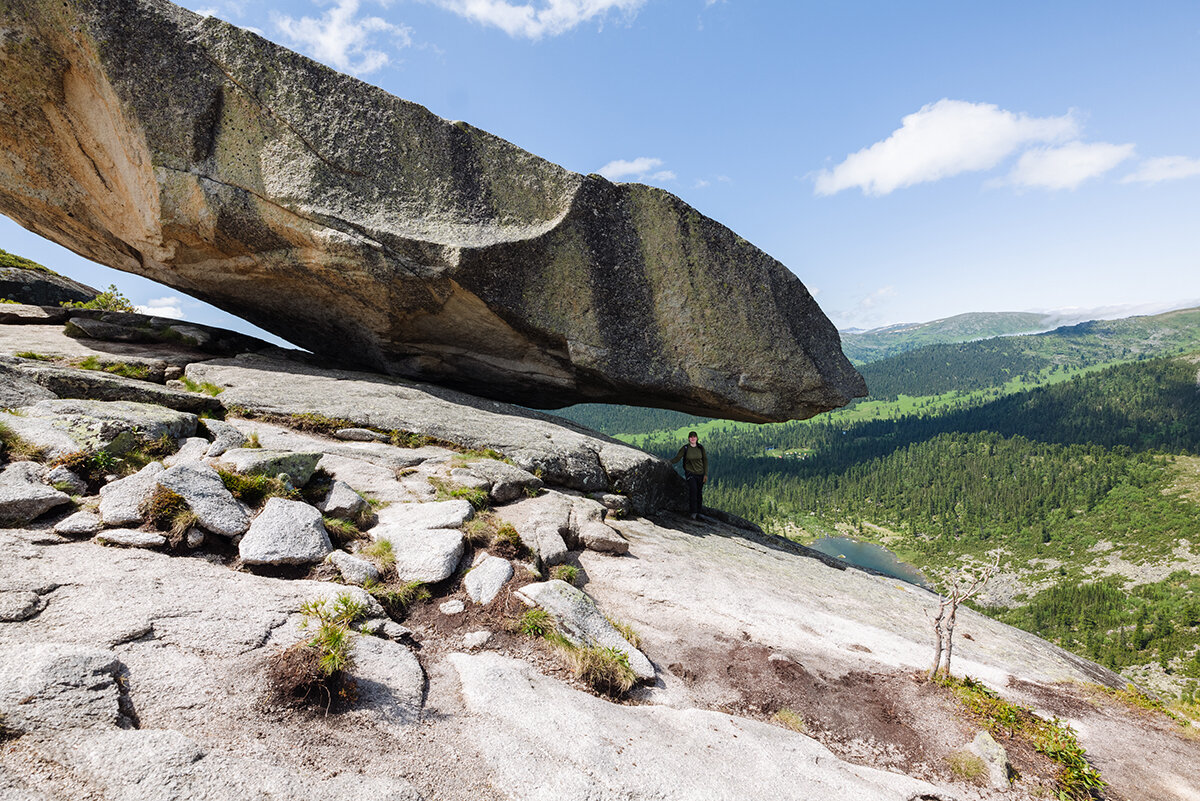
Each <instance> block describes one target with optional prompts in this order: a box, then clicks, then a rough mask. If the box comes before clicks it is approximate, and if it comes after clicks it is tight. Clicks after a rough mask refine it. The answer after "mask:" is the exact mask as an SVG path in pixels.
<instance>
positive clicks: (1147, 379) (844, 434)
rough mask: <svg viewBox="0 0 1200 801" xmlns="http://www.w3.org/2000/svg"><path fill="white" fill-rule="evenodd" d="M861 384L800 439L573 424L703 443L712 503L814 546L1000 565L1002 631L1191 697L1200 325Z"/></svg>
mask: <svg viewBox="0 0 1200 801" xmlns="http://www.w3.org/2000/svg"><path fill="white" fill-rule="evenodd" d="M860 370H861V372H862V373H863V375H864V376H865V377H866V378H867V382H868V386H869V387H870V388H871V390H872V397H870V398H868V399H865V400H862V401H860V402H858V403H856V404H853V405H852V406H850V407H848V408H847V409H843V410H839V411H836V412H833V413H829V414H825V415H820V416H818V417H817V418H814V419H812V420H806V421H797V422H790V423H782V424H777V425H764V426H756V425H753V424H748V423H735V422H730V421H722V420H705V419H703V418H696V417H691V416H687V415H681V414H679V413H676V412H658V411H652V410H623V409H621V407H576V408H575V409H571V410H567V415H569V416H571V417H572V418H574V419H576V420H578V421H579V422H582V423H585V424H588V425H595V426H597V427H599V428H601V429H602V430H605V431H606V432H607V433H610V434H613V435H618V436H619V437H620V438H621V439H623V440H625V441H629V442H633V443H635V444H638V445H640V446H641V447H643V448H645V449H647V450H650V451H651V452H654V453H658V454H660V455H664V456H670V455H673V454H674V452H675V450H676V449H677V448H678V446H679V443H680V442H681V441H682V439H683V436H684V434H686V432H687V430H688V429H689V428H695V429H696V430H697V431H699V432H700V434H701V438H702V439H703V441H704V442H705V445H706V447H707V448H708V450H709V454H710V459H711V462H712V465H713V468H712V469H713V475H712V480H711V481H710V483H709V489H708V491H707V494H706V502H707V503H708V504H710V505H712V506H715V507H718V508H721V509H725V510H727V511H730V512H733V513H735V514H738V515H742V516H744V517H746V518H749V519H751V520H754V521H755V522H758V523H759V524H761V525H762V526H763V527H764V528H765V529H767V530H769V531H772V532H774V533H777V534H781V535H784V536H788V537H790V538H793V539H796V540H798V541H801V542H806V543H807V542H812V541H814V540H816V539H818V538H820V537H822V536H828V535H840V536H852V537H855V538H858V539H861V540H864V541H869V542H874V543H876V544H880V545H884V546H886V547H888V548H890V549H891V550H892V551H894V552H895V553H896V554H897V555H898V556H899V557H900V558H902V559H903V560H905V561H907V562H910V563H912V564H913V565H915V566H916V567H918V568H919V569H921V570H922V571H923V572H924V573H925V574H926V575H927V576H930V577H931V578H932V579H933V580H934V581H935V582H937V581H938V579H939V577H942V578H944V577H945V576H946V575H947V574H948V572H949V571H950V570H952V569H954V568H955V567H957V566H961V565H963V564H967V563H972V562H979V561H981V560H982V559H984V558H985V557H986V556H987V555H988V554H990V553H991V552H993V551H994V550H996V549H999V550H1000V551H1001V553H1002V573H1001V575H1000V576H998V577H997V579H996V580H995V581H994V582H993V584H992V586H991V587H990V588H989V591H988V592H987V593H986V594H985V595H984V596H983V597H982V599H981V600H982V601H983V603H985V604H986V605H987V606H988V607H989V608H988V609H987V610H986V611H988V612H989V613H990V614H992V615H993V616H996V617H998V618H1000V619H1002V620H1004V621H1006V622H1009V623H1012V624H1014V625H1017V626H1020V627H1022V628H1026V629H1027V630H1030V631H1033V632H1036V633H1038V634H1040V635H1042V636H1045V637H1047V638H1049V639H1051V640H1053V641H1056V642H1058V643H1060V644H1061V645H1063V646H1064V647H1066V648H1068V649H1071V650H1074V651H1076V652H1077V653H1080V654H1082V655H1085V656H1087V657H1089V658H1092V659H1095V660H1097V661H1100V662H1102V663H1104V664H1107V665H1109V666H1111V667H1113V668H1114V669H1118V670H1121V671H1123V672H1124V673H1125V674H1126V675H1127V676H1128V677H1130V678H1131V679H1134V680H1137V681H1139V682H1140V683H1143V684H1145V685H1147V686H1150V687H1154V688H1158V689H1160V690H1164V691H1167V692H1169V693H1170V694H1172V695H1179V694H1187V695H1190V694H1191V693H1193V692H1194V691H1195V683H1196V681H1197V680H1200V579H1197V577H1196V576H1197V573H1200V394H1198V387H1197V380H1198V370H1200V310H1196V309H1190V310H1184V311H1178V312H1171V313H1168V314H1164V315H1157V316H1154V317H1140V318H1128V319H1125V320H1115V321H1106V322H1094V323H1084V324H1081V325H1077V326H1070V327H1067V328H1062V329H1058V330H1056V331H1054V332H1050V333H1046V334H1038V335H1031V336H1017V337H1008V338H1001V339H992V340H984V341H978V342H970V343H958V344H938V345H933V346H927V347H924V348H919V349H916V350H913V351H911V352H908V353H904V354H900V355H897V356H892V357H889V358H886V359H882V360H880V361H877V362H873V363H870V364H867V365H865V366H863V367H860ZM593 409H594V410H595V411H594V410H593ZM599 410H604V411H603V412H600V411H599ZM626 411H628V414H627V415H626V414H625V412H626Z"/></svg>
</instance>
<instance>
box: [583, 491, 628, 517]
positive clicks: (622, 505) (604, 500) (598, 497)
mask: <svg viewBox="0 0 1200 801" xmlns="http://www.w3.org/2000/svg"><path fill="white" fill-rule="evenodd" d="M591 498H592V500H594V501H599V502H600V503H601V504H602V505H603V506H604V508H605V509H607V510H608V511H610V512H613V513H615V514H618V515H621V516H622V517H624V516H625V515H627V514H629V512H630V508H629V499H628V498H626V497H625V496H624V495H614V494H613V493H611V492H593V493H592V495H591Z"/></svg>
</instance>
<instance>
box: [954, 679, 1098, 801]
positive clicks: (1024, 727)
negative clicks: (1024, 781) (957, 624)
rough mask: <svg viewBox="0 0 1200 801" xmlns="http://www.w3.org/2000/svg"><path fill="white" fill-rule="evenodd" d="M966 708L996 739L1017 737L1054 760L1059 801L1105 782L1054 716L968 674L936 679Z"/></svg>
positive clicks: (1081, 799) (1076, 798)
mask: <svg viewBox="0 0 1200 801" xmlns="http://www.w3.org/2000/svg"><path fill="white" fill-rule="evenodd" d="M939 683H941V684H942V686H944V687H946V688H947V689H948V690H950V692H951V693H952V694H953V695H954V697H956V698H957V699H958V700H959V701H960V702H961V703H962V705H963V706H964V707H965V708H966V709H967V711H968V712H970V714H971V715H972V716H973V717H974V718H975V719H976V720H977V721H978V722H979V723H980V725H982V726H983V727H984V728H986V729H987V730H988V732H990V733H991V735H992V736H993V737H995V738H997V739H1020V740H1023V741H1025V742H1027V743H1028V744H1029V745H1031V746H1032V747H1033V749H1034V750H1035V751H1037V752H1038V753H1040V754H1045V755H1046V756H1048V757H1049V758H1050V759H1052V760H1054V761H1055V762H1057V763H1058V765H1059V769H1058V776H1057V783H1058V797H1059V798H1060V799H1063V801H1087V800H1088V799H1091V798H1093V797H1094V796H1095V795H1098V794H1099V793H1100V792H1101V791H1102V790H1103V789H1104V788H1105V787H1106V786H1107V783H1106V782H1105V781H1104V780H1103V779H1102V778H1101V777H1100V771H1098V770H1096V768H1094V767H1092V765H1091V764H1090V763H1089V762H1088V761H1087V752H1086V751H1084V750H1083V748H1082V747H1081V746H1080V745H1079V741H1078V739H1076V736H1075V731H1074V729H1072V728H1071V727H1070V726H1068V725H1066V724H1065V723H1063V722H1062V721H1060V720H1058V719H1057V718H1055V719H1053V720H1045V719H1043V718H1040V717H1038V716H1037V715H1035V714H1034V713H1033V710H1031V709H1029V708H1028V707H1024V706H1020V705H1018V704H1013V703H1010V702H1008V701H1005V700H1004V699H1002V698H1001V697H1000V696H999V695H998V694H997V693H995V692H993V691H992V690H990V689H988V688H987V687H985V686H984V685H983V684H981V683H980V682H978V681H976V680H974V679H972V678H970V677H969V676H968V677H966V678H963V679H955V678H946V679H940V680H939Z"/></svg>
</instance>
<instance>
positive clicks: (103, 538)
mask: <svg viewBox="0 0 1200 801" xmlns="http://www.w3.org/2000/svg"><path fill="white" fill-rule="evenodd" d="M96 541H97V542H100V543H102V544H104V545H120V546H121V547H123V548H161V547H163V546H164V545H166V544H167V538H166V537H164V536H163V535H162V534H159V533H158V532H157V531H141V530H140V529H136V528H110V529H105V530H104V532H103V533H101V534H99V535H97V536H96Z"/></svg>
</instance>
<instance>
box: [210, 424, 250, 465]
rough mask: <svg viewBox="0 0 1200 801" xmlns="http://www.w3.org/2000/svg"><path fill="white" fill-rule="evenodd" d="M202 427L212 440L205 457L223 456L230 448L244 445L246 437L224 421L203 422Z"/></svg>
mask: <svg viewBox="0 0 1200 801" xmlns="http://www.w3.org/2000/svg"><path fill="white" fill-rule="evenodd" d="M204 426H205V428H207V429H208V433H209V434H210V435H211V436H212V438H213V440H212V443H211V444H210V445H209V446H208V451H206V453H205V455H206V456H210V457H213V458H215V457H217V456H221V455H223V454H224V453H225V451H227V450H229V449H230V448H240V447H242V446H243V445H245V444H246V436H245V435H244V434H242V432H241V431H238V430H237V428H236V427H234V426H233V425H231V424H229V423H226V422H225V421H224V420H205V421H204Z"/></svg>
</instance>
